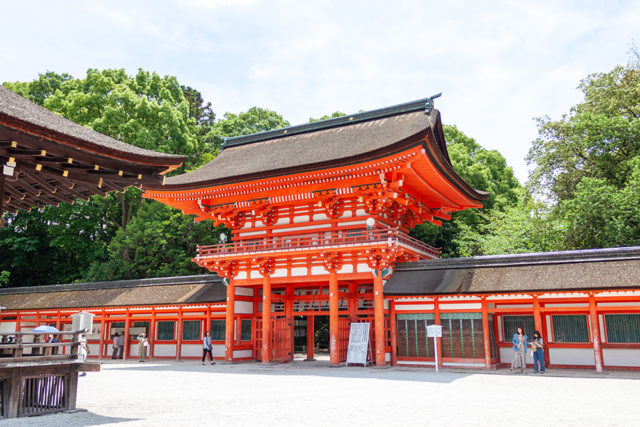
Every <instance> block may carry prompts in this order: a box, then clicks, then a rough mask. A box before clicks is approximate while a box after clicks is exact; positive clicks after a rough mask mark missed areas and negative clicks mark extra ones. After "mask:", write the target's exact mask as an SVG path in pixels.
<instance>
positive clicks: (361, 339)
mask: <svg viewBox="0 0 640 427" xmlns="http://www.w3.org/2000/svg"><path fill="white" fill-rule="evenodd" d="M370 328H371V324H370V323H368V322H363V323H352V324H351V329H350V331H349V347H348V348H347V363H346V364H347V365H348V364H349V363H358V364H359V363H362V365H363V366H367V352H368V350H369V329H370Z"/></svg>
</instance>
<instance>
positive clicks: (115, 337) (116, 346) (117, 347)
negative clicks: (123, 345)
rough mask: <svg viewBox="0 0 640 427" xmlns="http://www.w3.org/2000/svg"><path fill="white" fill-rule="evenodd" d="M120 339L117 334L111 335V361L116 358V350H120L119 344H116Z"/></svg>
mask: <svg viewBox="0 0 640 427" xmlns="http://www.w3.org/2000/svg"><path fill="white" fill-rule="evenodd" d="M119 337H120V334H119V333H118V332H116V333H115V334H113V345H112V346H113V354H112V355H111V358H112V359H117V358H118V349H119V348H120V346H119V344H118V339H119Z"/></svg>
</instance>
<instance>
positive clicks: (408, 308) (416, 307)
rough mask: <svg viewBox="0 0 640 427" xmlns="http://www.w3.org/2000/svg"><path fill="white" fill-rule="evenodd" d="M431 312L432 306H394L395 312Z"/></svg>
mask: <svg viewBox="0 0 640 427" xmlns="http://www.w3.org/2000/svg"><path fill="white" fill-rule="evenodd" d="M410 310H433V304H396V311H410Z"/></svg>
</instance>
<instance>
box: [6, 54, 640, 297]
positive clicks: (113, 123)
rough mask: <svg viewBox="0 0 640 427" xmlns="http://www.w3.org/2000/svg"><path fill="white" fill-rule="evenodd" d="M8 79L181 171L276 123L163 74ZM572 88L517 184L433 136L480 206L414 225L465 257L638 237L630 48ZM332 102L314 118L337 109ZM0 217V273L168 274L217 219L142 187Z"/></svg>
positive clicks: (9, 282)
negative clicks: (619, 62)
mask: <svg viewBox="0 0 640 427" xmlns="http://www.w3.org/2000/svg"><path fill="white" fill-rule="evenodd" d="M4 85H5V86H6V87H8V88H10V89H11V90H13V91H15V92H17V93H19V94H21V95H23V96H25V97H27V98H29V99H31V100H32V101H34V102H36V103H37V104H39V105H43V106H44V107H46V108H48V109H50V110H52V111H54V112H56V113H58V114H60V115H62V116H64V117H67V118H69V119H71V120H73V121H75V122H77V123H80V124H82V125H84V126H88V127H90V128H93V129H95V130H97V131H99V132H102V133H105V134H107V135H109V136H112V137H114V138H117V139H121V140H123V141H126V142H128V143H131V144H134V145H137V146H140V147H144V148H148V149H152V150H157V151H164V152H171V153H179V154H183V155H185V156H187V161H186V162H185V165H184V166H183V167H182V168H181V170H179V171H176V172H175V173H182V172H184V171H186V170H192V169H195V168H197V167H198V166H201V165H203V164H204V163H206V162H208V161H209V160H211V159H212V158H213V157H215V155H217V153H218V152H219V149H220V145H221V144H222V143H223V140H224V138H226V137H230V136H237V135H244V134H248V133H254V132H263V131H267V130H271V129H276V128H281V127H284V126H288V125H289V123H288V122H287V121H286V120H284V119H283V118H282V117H281V116H280V115H279V114H277V113H276V112H273V111H270V110H267V109H262V108H258V107H253V108H251V109H249V110H248V111H246V112H241V113H239V114H233V113H226V114H224V115H223V117H222V119H216V116H215V114H214V112H213V108H212V106H211V103H210V102H205V100H204V99H203V98H202V95H201V94H200V93H199V92H198V91H197V90H196V89H193V88H191V87H186V86H182V85H180V84H179V83H178V81H177V79H176V78H174V77H167V76H165V77H161V76H159V75H157V74H155V73H149V72H147V71H144V70H139V71H138V72H137V73H136V74H135V75H133V76H130V75H128V74H127V73H126V72H125V71H124V70H102V71H99V70H92V69H90V70H88V71H87V75H86V76H85V77H83V78H74V77H72V76H70V75H68V74H56V73H53V72H47V73H45V74H42V75H40V76H39V77H38V78H37V79H36V80H34V81H32V82H14V83H5V84H4ZM579 88H580V89H581V90H582V92H583V93H584V100H583V102H581V103H580V104H578V105H576V106H574V107H573V108H571V110H570V111H569V112H568V113H567V114H566V115H564V116H563V117H562V118H561V119H559V120H551V119H550V118H548V117H545V118H541V119H538V123H539V137H538V138H537V139H536V140H535V141H534V142H533V144H532V147H531V150H530V152H529V154H528V158H527V160H528V161H529V164H530V165H531V166H532V173H531V175H530V179H529V182H528V183H527V185H526V187H522V186H521V185H520V184H519V183H518V181H517V180H516V178H515V177H514V174H513V171H512V170H511V168H510V167H508V166H507V163H506V161H505V159H504V158H503V157H502V156H501V155H500V154H499V153H498V152H497V151H492V150H486V149H484V148H482V147H481V146H480V145H479V144H478V143H476V141H475V140H474V139H472V138H470V137H469V136H467V135H465V134H464V133H463V132H462V131H460V130H459V129H458V128H456V127H454V126H445V129H444V130H445V136H446V138H447V141H448V150H449V155H450V158H451V162H452V165H453V167H454V169H455V170H456V171H457V172H458V174H460V176H461V177H462V178H463V179H465V180H466V181H467V182H468V183H469V184H470V185H471V186H472V187H473V188H476V189H478V190H482V191H487V192H489V193H490V196H489V199H488V200H487V201H486V203H485V204H484V207H483V208H482V209H471V210H466V211H463V212H458V213H454V214H453V216H452V220H451V221H445V222H444V224H443V226H442V227H436V226H434V225H432V224H422V225H419V226H418V227H416V228H415V229H414V230H413V231H412V235H413V236H415V237H417V238H419V239H421V240H423V241H425V242H427V243H429V244H432V245H434V246H440V247H442V248H443V256H445V257H452V256H473V255H482V254H505V253H519V252H534V251H550V250H562V249H582V248H595V247H611V246H623V245H638V244H640V61H639V58H638V56H637V55H636V57H635V58H634V60H633V61H631V63H630V64H628V65H626V66H619V67H616V68H614V69H613V70H611V71H610V72H606V73H597V74H593V75H590V76H588V77H587V78H585V79H584V80H583V81H582V82H581V84H580V86H579ZM342 115H343V113H340V112H335V113H333V114H331V115H327V116H323V117H321V118H319V119H313V118H312V119H310V121H316V120H322V119H327V118H333V117H340V116H342ZM5 219H6V220H7V224H6V226H5V227H4V228H2V229H0V286H2V285H5V286H25V285H39V284H50V283H63V282H74V281H87V280H114V279H123V278H143V277H153V276H172V275H181V274H192V273H198V272H203V271H202V270H201V269H200V268H199V267H197V266H196V264H194V263H193V262H191V257H192V256H193V254H194V252H195V246H196V244H198V243H199V244H212V243H215V242H217V241H218V236H219V233H220V232H221V231H222V230H221V229H212V224H211V222H210V221H203V222H198V223H194V222H193V217H191V216H186V215H182V213H181V212H178V211H176V210H174V209H172V208H169V207H167V206H165V205H162V204H159V203H157V202H154V201H151V200H146V199H142V198H141V193H140V191H139V190H136V189H129V190H127V191H126V192H125V193H120V194H111V195H109V196H107V197H105V198H103V197H98V196H96V197H93V198H91V199H90V200H89V201H86V202H85V201H77V202H76V203H74V204H73V205H70V204H61V205H60V206H59V207H57V208H55V207H49V208H46V209H43V210H39V211H32V212H29V213H24V212H21V213H18V214H16V215H12V214H6V215H5Z"/></svg>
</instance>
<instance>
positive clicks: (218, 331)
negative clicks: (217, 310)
mask: <svg viewBox="0 0 640 427" xmlns="http://www.w3.org/2000/svg"><path fill="white" fill-rule="evenodd" d="M225 329H226V321H225V320H224V319H222V320H219V319H215V320H212V321H211V339H212V340H213V341H224V338H225Z"/></svg>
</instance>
